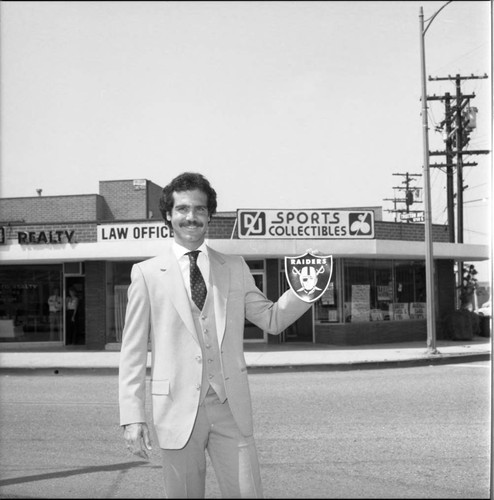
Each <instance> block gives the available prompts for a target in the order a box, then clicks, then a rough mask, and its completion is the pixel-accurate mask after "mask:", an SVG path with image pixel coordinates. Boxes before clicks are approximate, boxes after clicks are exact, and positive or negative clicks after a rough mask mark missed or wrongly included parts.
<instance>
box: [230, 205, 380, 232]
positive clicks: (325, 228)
mask: <svg viewBox="0 0 494 500" xmlns="http://www.w3.org/2000/svg"><path fill="white" fill-rule="evenodd" d="M237 223H238V237H239V238H240V239H249V238H251V239H371V238H374V212H373V211H372V210H274V209H273V210H255V209H254V210H245V209H239V210H238V211H237Z"/></svg>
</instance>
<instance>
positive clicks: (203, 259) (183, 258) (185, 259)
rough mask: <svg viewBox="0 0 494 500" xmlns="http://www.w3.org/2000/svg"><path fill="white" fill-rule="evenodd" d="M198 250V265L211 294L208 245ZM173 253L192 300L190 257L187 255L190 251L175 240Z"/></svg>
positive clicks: (203, 245) (204, 244)
mask: <svg viewBox="0 0 494 500" xmlns="http://www.w3.org/2000/svg"><path fill="white" fill-rule="evenodd" d="M197 250H200V253H199V255H198V256H197V265H198V267H199V269H200V271H201V273H202V276H203V278H204V281H205V282H206V289H207V290H208V292H209V287H210V284H209V256H208V247H207V246H206V243H203V244H202V245H201V246H200V247H199V248H198V249H197ZM173 252H174V254H175V256H176V257H177V260H178V265H179V266H180V270H181V271H182V276H183V278H184V285H185V289H186V290H187V293H188V294H189V297H191V298H192V295H191V290H190V257H189V256H188V255H187V254H188V253H189V252H190V250H188V249H187V248H185V247H183V246H182V245H179V244H178V243H177V242H176V241H175V240H173Z"/></svg>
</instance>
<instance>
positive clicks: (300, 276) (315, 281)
mask: <svg viewBox="0 0 494 500" xmlns="http://www.w3.org/2000/svg"><path fill="white" fill-rule="evenodd" d="M332 273H333V256H332V255H314V254H312V253H311V252H307V253H305V254H304V255H299V256H297V257H285V275H286V279H287V280H288V283H289V285H290V288H291V289H292V290H293V291H294V292H295V293H296V294H297V296H298V297H299V298H300V299H302V300H303V301H304V302H315V301H316V300H318V299H320V298H321V296H322V295H323V294H324V292H325V291H326V290H327V288H328V286H329V282H330V281H331V275H332Z"/></svg>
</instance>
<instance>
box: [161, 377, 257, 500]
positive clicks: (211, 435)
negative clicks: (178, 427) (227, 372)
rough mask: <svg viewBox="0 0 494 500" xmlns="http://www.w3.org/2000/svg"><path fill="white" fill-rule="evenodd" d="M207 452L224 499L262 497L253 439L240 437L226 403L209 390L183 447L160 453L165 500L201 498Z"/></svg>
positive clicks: (204, 481) (204, 487)
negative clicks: (167, 499)
mask: <svg viewBox="0 0 494 500" xmlns="http://www.w3.org/2000/svg"><path fill="white" fill-rule="evenodd" d="M206 449H207V451H208V454H209V457H210V458H211V463H212V465H213V468H214V471H215V473H216V478H217V479H218V484H219V487H220V490H221V495H222V496H223V498H262V486H261V475H260V471H259V460H258V458H257V451H256V446H255V442H254V437H253V436H250V437H247V438H246V437H244V436H242V434H241V433H240V431H239V430H238V427H237V424H236V423H235V420H234V418H233V415H232V412H231V410H230V406H229V404H228V400H226V401H225V402H224V403H221V401H220V400H219V398H218V396H217V395H216V393H215V392H214V390H213V389H212V388H211V387H210V388H209V391H208V393H207V394H206V397H205V399H204V402H203V403H202V404H201V405H200V406H199V410H198V413H197V418H196V422H195V424H194V428H193V430H192V435H191V437H190V439H189V441H188V442H187V444H186V445H185V447H184V448H182V449H180V450H170V449H162V450H161V452H162V459H163V474H164V481H165V497H166V498H204V495H205V489H206Z"/></svg>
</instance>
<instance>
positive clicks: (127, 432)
mask: <svg viewBox="0 0 494 500" xmlns="http://www.w3.org/2000/svg"><path fill="white" fill-rule="evenodd" d="M124 439H125V442H126V443H127V449H128V450H129V451H130V452H131V453H133V454H134V455H137V456H138V457H141V458H145V459H147V460H149V457H148V453H147V450H151V439H150V436H149V429H148V426H147V424H146V423H144V422H142V423H137V424H127V425H125V426H124Z"/></svg>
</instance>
